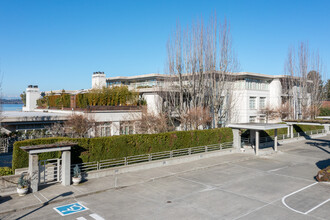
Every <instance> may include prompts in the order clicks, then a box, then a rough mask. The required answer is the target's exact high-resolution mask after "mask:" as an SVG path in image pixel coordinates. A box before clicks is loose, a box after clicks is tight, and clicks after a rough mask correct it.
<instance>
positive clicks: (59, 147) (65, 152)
mask: <svg viewBox="0 0 330 220" xmlns="http://www.w3.org/2000/svg"><path fill="white" fill-rule="evenodd" d="M75 145H77V144H76V143H70V142H67V143H63V142H62V143H55V144H43V145H33V146H24V147H20V148H21V149H22V150H24V151H26V152H28V153H29V169H28V173H29V176H30V178H31V183H30V187H31V191H32V192H37V191H38V185H39V182H40V180H39V177H40V176H39V175H40V174H39V172H40V171H39V164H38V159H39V157H38V155H39V154H40V153H46V152H54V151H61V152H62V169H61V172H62V173H61V176H62V181H61V182H62V185H64V186H68V185H70V183H71V176H70V168H71V147H72V146H75Z"/></svg>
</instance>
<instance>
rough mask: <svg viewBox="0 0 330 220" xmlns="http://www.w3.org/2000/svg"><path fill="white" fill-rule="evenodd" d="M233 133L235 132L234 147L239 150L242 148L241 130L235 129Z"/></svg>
mask: <svg viewBox="0 0 330 220" xmlns="http://www.w3.org/2000/svg"><path fill="white" fill-rule="evenodd" d="M232 131H233V141H234V143H233V145H234V146H233V147H234V148H236V149H238V150H239V149H240V148H241V135H240V130H239V129H235V128H233V129H232Z"/></svg>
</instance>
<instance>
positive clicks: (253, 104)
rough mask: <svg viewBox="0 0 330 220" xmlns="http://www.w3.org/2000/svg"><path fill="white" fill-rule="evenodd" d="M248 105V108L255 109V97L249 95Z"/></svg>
mask: <svg viewBox="0 0 330 220" xmlns="http://www.w3.org/2000/svg"><path fill="white" fill-rule="evenodd" d="M249 107H250V109H256V97H250V99H249Z"/></svg>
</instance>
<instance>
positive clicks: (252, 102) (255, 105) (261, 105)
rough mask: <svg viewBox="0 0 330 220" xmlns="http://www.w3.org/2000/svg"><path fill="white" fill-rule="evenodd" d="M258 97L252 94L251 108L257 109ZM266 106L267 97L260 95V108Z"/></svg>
mask: <svg viewBox="0 0 330 220" xmlns="http://www.w3.org/2000/svg"><path fill="white" fill-rule="evenodd" d="M256 103H257V97H255V96H250V98H249V109H257V104H256ZM264 108H266V97H259V109H264Z"/></svg>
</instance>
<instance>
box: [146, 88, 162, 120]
mask: <svg viewBox="0 0 330 220" xmlns="http://www.w3.org/2000/svg"><path fill="white" fill-rule="evenodd" d="M143 98H144V99H145V100H146V101H147V109H148V113H151V114H154V115H158V114H159V113H161V112H162V103H163V100H162V97H160V95H158V94H157V93H144V94H143Z"/></svg>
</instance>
